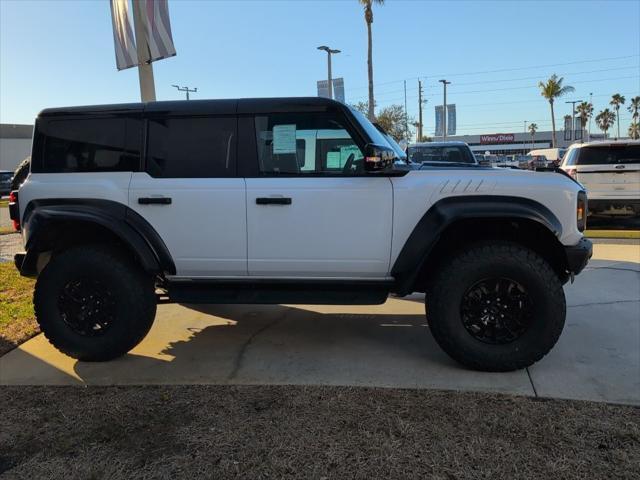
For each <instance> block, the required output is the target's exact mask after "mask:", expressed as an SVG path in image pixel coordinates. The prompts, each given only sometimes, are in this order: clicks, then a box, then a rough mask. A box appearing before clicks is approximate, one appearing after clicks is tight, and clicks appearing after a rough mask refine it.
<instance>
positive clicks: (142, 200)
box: [138, 197, 171, 205]
mask: <svg viewBox="0 0 640 480" xmlns="http://www.w3.org/2000/svg"><path fill="white" fill-rule="evenodd" d="M138 203H139V204H140V205H152V204H153V205H171V198H170V197H139V198H138Z"/></svg>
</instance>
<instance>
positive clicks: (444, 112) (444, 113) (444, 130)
mask: <svg viewBox="0 0 640 480" xmlns="http://www.w3.org/2000/svg"><path fill="white" fill-rule="evenodd" d="M438 81H439V82H440V83H442V86H443V87H444V100H443V102H442V141H443V142H446V141H447V85H450V84H451V82H448V81H447V80H438Z"/></svg>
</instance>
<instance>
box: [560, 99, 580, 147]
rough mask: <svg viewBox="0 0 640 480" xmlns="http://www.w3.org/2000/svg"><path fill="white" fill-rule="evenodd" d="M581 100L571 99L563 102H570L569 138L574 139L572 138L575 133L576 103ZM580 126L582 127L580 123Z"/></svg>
mask: <svg viewBox="0 0 640 480" xmlns="http://www.w3.org/2000/svg"><path fill="white" fill-rule="evenodd" d="M580 102H582V100H571V101H568V102H564V103H570V104H571V135H569V140H575V138H573V137H574V136H575V133H576V125H575V124H576V103H580ZM580 128H582V125H580Z"/></svg>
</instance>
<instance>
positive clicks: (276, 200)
mask: <svg viewBox="0 0 640 480" xmlns="http://www.w3.org/2000/svg"><path fill="white" fill-rule="evenodd" d="M256 204H257V205H291V199H290V198H289V197H258V198H256Z"/></svg>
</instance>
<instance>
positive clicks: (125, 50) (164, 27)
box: [111, 0, 176, 70]
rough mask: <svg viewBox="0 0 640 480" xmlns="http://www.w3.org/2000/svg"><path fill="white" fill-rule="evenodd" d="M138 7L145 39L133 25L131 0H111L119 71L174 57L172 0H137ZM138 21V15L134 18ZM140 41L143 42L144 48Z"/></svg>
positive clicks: (135, 7)
mask: <svg viewBox="0 0 640 480" xmlns="http://www.w3.org/2000/svg"><path fill="white" fill-rule="evenodd" d="M133 2H134V3H133V8H134V11H135V9H137V10H138V14H139V16H138V19H139V21H140V23H141V24H142V25H141V26H142V29H141V31H142V32H143V36H144V38H137V39H136V38H135V37H134V34H133V29H132V27H131V17H130V9H129V0H111V19H112V22H113V39H114V43H115V50H116V65H117V67H118V70H123V69H125V68H130V67H135V66H137V65H140V64H142V63H150V62H154V61H156V60H162V59H163V58H168V57H173V56H174V55H175V54H176V49H175V46H174V44H173V38H172V36H171V23H170V22H169V3H168V0H133ZM134 20H136V19H135V17H134ZM136 40H137V42H138V43H141V42H142V48H140V51H137V49H136Z"/></svg>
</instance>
